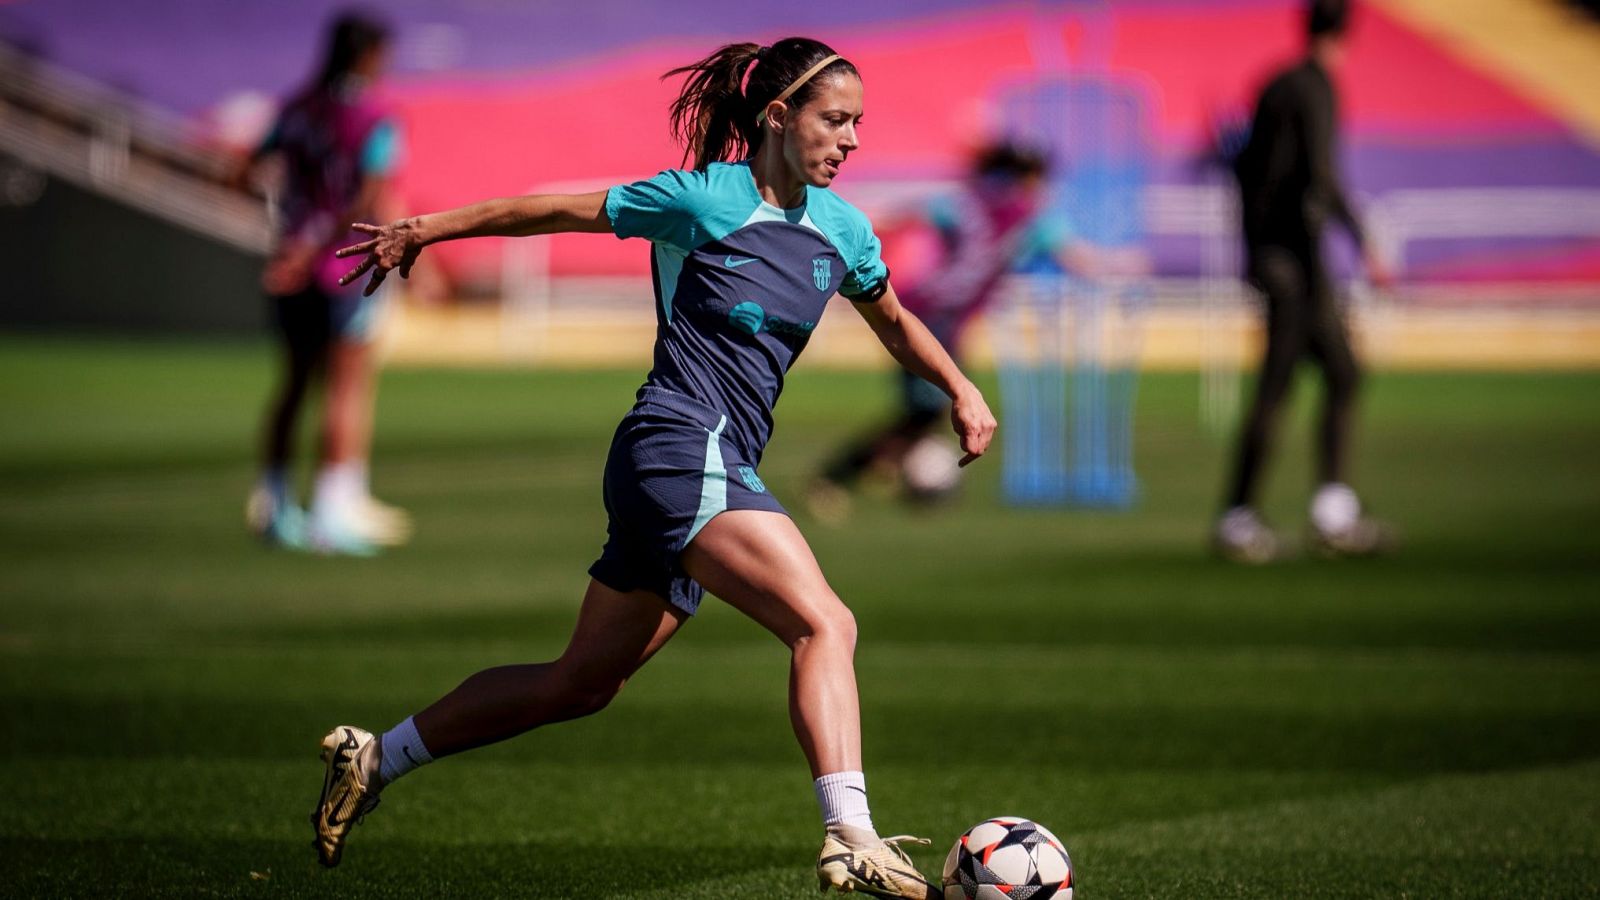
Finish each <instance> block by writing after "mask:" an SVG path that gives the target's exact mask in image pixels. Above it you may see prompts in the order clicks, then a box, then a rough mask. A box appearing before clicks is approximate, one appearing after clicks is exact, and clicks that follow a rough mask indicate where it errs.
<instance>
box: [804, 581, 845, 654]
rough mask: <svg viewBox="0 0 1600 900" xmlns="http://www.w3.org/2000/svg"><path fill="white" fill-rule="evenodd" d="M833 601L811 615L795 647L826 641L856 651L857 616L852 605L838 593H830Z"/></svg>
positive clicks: (834, 645) (828, 643) (833, 645)
mask: <svg viewBox="0 0 1600 900" xmlns="http://www.w3.org/2000/svg"><path fill="white" fill-rule="evenodd" d="M830 599H831V601H832V602H830V603H827V604H825V605H824V606H823V608H822V609H821V610H820V611H818V612H816V613H815V614H813V615H812V616H810V617H809V618H808V619H807V621H806V629H805V632H804V633H803V634H801V635H800V637H799V638H798V639H797V640H796V641H795V649H796V650H799V649H800V648H801V646H802V645H806V646H810V645H814V644H816V643H825V644H827V645H829V646H832V647H838V648H843V649H844V650H846V651H848V652H850V653H854V652H855V648H856V617H855V613H852V612H851V611H850V607H848V606H845V605H844V601H842V600H840V599H839V598H838V596H837V595H830Z"/></svg>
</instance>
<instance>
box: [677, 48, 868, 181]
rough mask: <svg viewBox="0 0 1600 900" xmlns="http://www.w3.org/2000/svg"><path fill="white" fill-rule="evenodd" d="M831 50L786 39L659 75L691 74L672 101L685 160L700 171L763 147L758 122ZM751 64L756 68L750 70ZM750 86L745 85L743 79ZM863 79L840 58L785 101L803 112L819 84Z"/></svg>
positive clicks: (723, 53)
mask: <svg viewBox="0 0 1600 900" xmlns="http://www.w3.org/2000/svg"><path fill="white" fill-rule="evenodd" d="M833 52H834V51H833V48H832V47H829V46H828V45H827V44H824V43H822V42H821V41H814V40H812V39H811V38H804V37H792V38H784V39H783V40H781V41H778V42H777V43H775V44H773V45H772V46H770V47H763V46H761V45H760V44H728V45H726V46H724V47H719V48H717V50H716V52H714V53H712V54H711V55H710V56H707V57H706V58H705V59H702V60H699V61H697V62H692V63H690V64H689V65H686V66H679V67H678V68H676V69H673V70H672V71H670V72H668V73H667V74H665V75H663V76H661V77H662V78H671V77H673V76H675V75H688V76H689V77H688V79H687V80H686V81H684V83H683V90H681V91H679V92H678V99H676V100H674V101H672V136H673V137H674V138H676V139H677V140H678V142H679V143H681V144H683V160H684V162H685V163H686V164H687V163H688V162H689V161H690V160H691V159H692V160H693V161H694V167H695V168H696V169H704V168H705V167H706V166H708V165H710V164H711V163H714V162H720V161H723V160H737V159H743V158H745V157H746V156H753V155H755V152H756V151H757V150H759V149H761V137H762V133H763V130H762V128H761V125H760V123H759V122H757V121H756V120H757V118H758V117H759V116H760V115H761V112H762V110H764V109H766V108H767V104H768V103H771V102H772V101H773V100H774V99H776V98H777V96H778V95H779V94H781V93H783V91H784V90H785V89H786V88H788V87H789V85H791V84H793V83H794V81H795V79H797V78H799V77H800V76H801V75H804V74H805V73H806V70H807V69H809V68H811V67H812V66H814V65H816V64H817V63H819V62H821V61H822V60H823V59H824V58H826V57H829V56H832V55H833ZM752 66H753V67H754V68H752ZM747 74H748V75H749V78H750V80H749V83H748V84H745V76H746V75H747ZM847 74H848V75H855V76H857V77H860V73H858V72H857V71H856V67H855V66H854V65H851V63H850V61H849V60H846V59H836V60H834V61H833V62H831V63H828V65H826V66H824V67H823V69H822V71H820V72H818V73H817V74H815V75H813V76H811V78H810V79H809V80H808V81H806V83H805V84H803V85H801V86H800V87H799V88H798V89H796V90H795V92H794V93H793V94H790V95H789V98H788V99H787V100H786V101H785V102H786V103H788V104H789V106H790V108H793V109H799V108H800V107H803V106H805V105H806V104H807V103H809V102H810V101H811V98H812V97H814V96H816V92H817V91H816V85H817V83H818V82H819V81H821V80H822V79H824V78H830V77H833V76H835V75H847Z"/></svg>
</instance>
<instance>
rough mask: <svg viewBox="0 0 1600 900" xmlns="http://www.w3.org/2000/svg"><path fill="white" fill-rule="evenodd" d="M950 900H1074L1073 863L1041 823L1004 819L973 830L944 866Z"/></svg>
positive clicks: (959, 844) (1015, 818)
mask: <svg viewBox="0 0 1600 900" xmlns="http://www.w3.org/2000/svg"><path fill="white" fill-rule="evenodd" d="M944 897H945V900H1072V859H1071V858H1070V857H1068V856H1067V848H1066V847H1064V846H1062V844H1061V841H1059V840H1057V839H1056V836H1055V835H1053V834H1051V833H1050V830H1049V829H1048V828H1045V827H1044V826H1043V825H1040V824H1039V823H1037V822H1030V821H1028V820H1027V819H1019V818H1017V817H1015V816H1001V817H999V818H995V819H990V820H989V821H987V822H980V823H978V824H977V825H974V826H972V828H970V829H968V831H967V833H966V834H963V835H962V836H961V837H960V838H958V839H957V840H956V845H955V846H954V847H951V848H950V855H949V856H948V857H946V858H945V861H944Z"/></svg>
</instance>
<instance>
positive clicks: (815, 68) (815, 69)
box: [756, 53, 839, 127]
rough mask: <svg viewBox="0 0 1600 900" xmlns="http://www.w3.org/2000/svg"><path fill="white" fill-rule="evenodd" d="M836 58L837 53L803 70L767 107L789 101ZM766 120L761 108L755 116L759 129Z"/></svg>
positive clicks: (769, 101) (765, 114)
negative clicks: (759, 112)
mask: <svg viewBox="0 0 1600 900" xmlns="http://www.w3.org/2000/svg"><path fill="white" fill-rule="evenodd" d="M838 58H839V54H837V53H835V54H833V55H832V56H825V57H823V58H822V61H821V62H819V63H817V64H816V65H814V66H812V67H811V68H809V69H807V70H805V72H804V73H803V74H801V76H800V77H799V78H796V79H795V80H794V83H793V84H791V85H789V86H788V87H786V88H784V89H783V93H781V94H779V95H778V96H776V97H774V98H772V99H771V100H768V101H767V106H771V105H772V104H774V103H782V102H783V101H785V100H787V99H789V95H791V94H793V93H794V92H795V91H798V90H800V85H802V84H805V83H806V82H808V81H810V80H811V76H813V75H815V74H817V73H818V72H821V71H822V70H823V69H825V68H827V67H828V64H829V63H831V62H833V61H834V60H836V59H838ZM766 120H767V111H766V109H765V108H762V110H761V115H759V116H756V125H757V126H758V127H759V126H760V125H761V123H762V122H765V121H766Z"/></svg>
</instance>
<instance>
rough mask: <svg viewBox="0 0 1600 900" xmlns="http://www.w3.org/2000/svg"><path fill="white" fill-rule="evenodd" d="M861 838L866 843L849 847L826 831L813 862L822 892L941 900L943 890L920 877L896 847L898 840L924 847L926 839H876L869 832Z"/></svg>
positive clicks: (906, 857) (899, 837)
mask: <svg viewBox="0 0 1600 900" xmlns="http://www.w3.org/2000/svg"><path fill="white" fill-rule="evenodd" d="M851 830H852V831H854V830H856V829H851ZM863 837H864V838H867V840H864V841H863V842H862V844H861V845H860V846H857V847H851V846H849V845H847V844H845V842H844V841H842V840H840V838H839V836H838V835H836V834H835V833H834V831H832V830H830V831H829V832H828V837H827V839H826V840H824V841H823V842H822V853H821V854H820V855H819V856H818V859H817V881H818V882H819V883H820V885H821V887H822V890H823V891H824V892H826V891H827V890H828V889H829V888H833V889H835V890H837V891H839V893H841V894H848V893H850V892H852V891H859V892H861V893H863V894H866V895H867V896H869V897H888V898H893V900H901V898H911V900H941V898H943V897H944V891H943V890H942V889H941V888H939V887H938V886H937V885H935V884H932V883H930V882H929V881H928V880H927V879H925V878H923V877H922V873H920V872H918V871H917V867H916V866H914V865H912V864H911V858H910V857H908V856H906V852H905V851H904V850H901V849H900V846H899V845H900V843H901V842H902V841H909V842H911V843H917V844H927V843H928V841H927V839H925V838H916V837H911V836H909V835H900V836H898V837H892V838H883V839H879V838H878V837H877V836H876V835H872V834H870V832H863Z"/></svg>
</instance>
